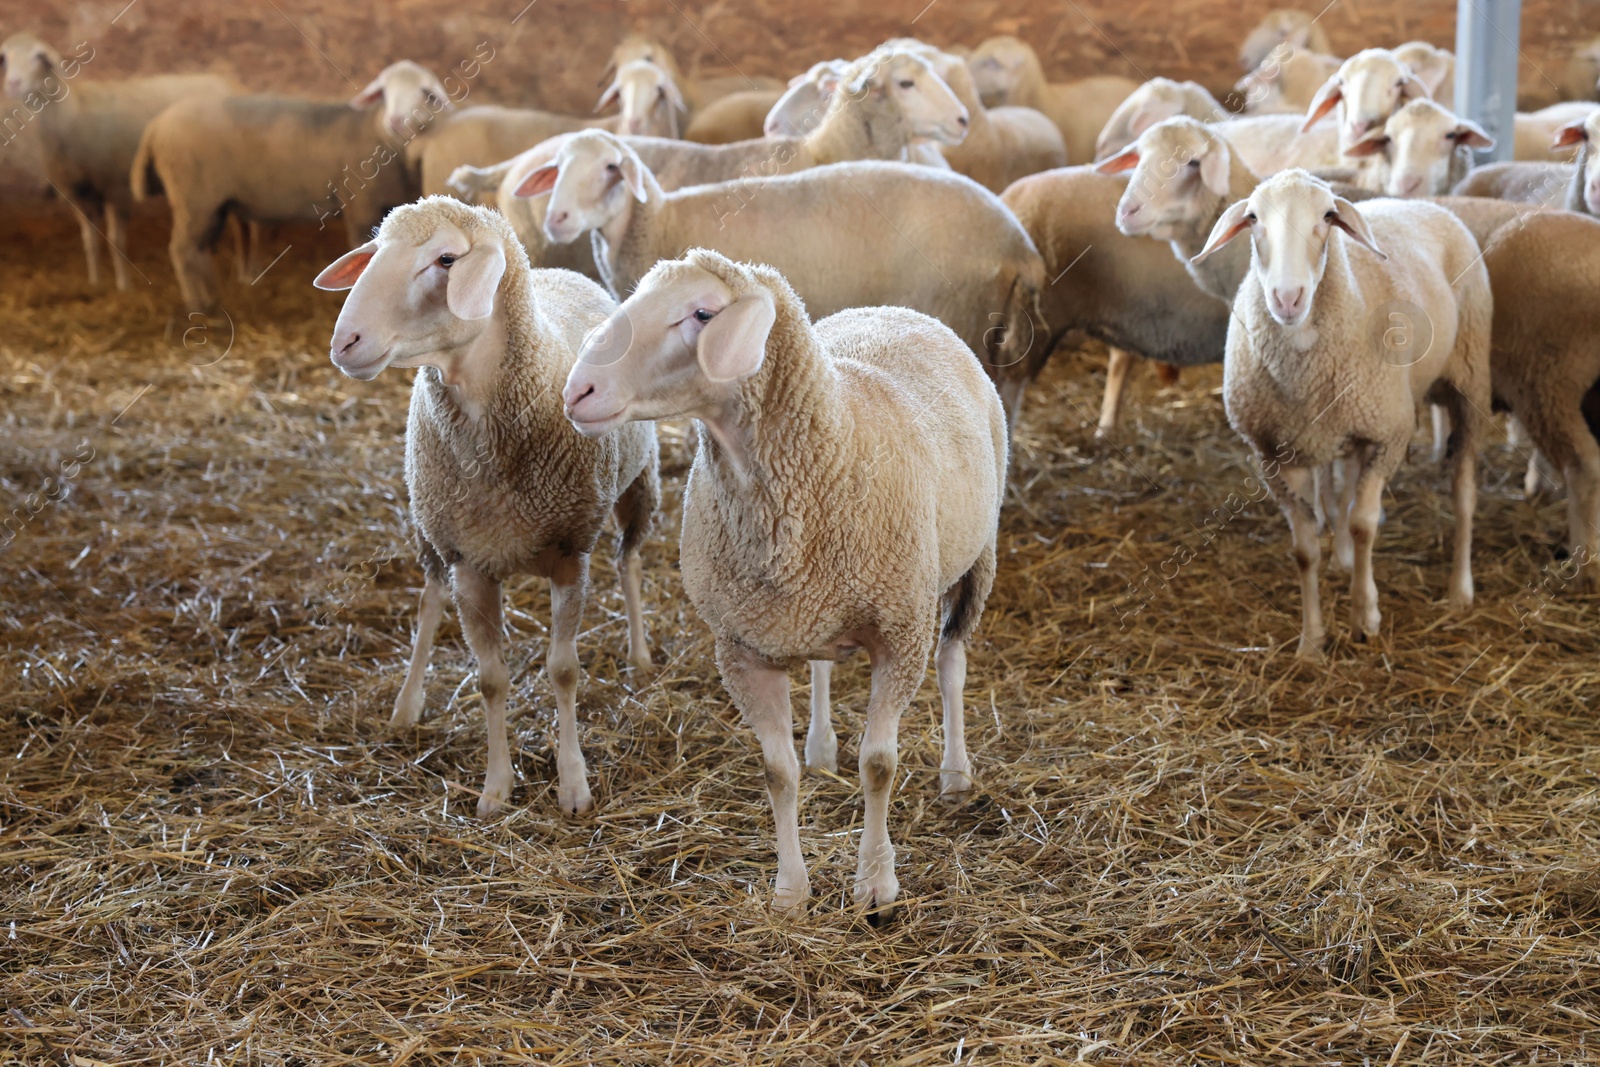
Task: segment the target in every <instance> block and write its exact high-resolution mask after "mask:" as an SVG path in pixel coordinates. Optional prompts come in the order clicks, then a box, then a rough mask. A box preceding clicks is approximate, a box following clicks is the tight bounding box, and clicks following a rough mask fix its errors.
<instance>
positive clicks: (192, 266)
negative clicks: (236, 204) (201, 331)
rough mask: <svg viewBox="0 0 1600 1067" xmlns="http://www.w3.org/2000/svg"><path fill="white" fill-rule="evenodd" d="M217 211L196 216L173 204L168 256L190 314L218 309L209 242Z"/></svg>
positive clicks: (215, 281) (214, 270) (175, 203)
mask: <svg viewBox="0 0 1600 1067" xmlns="http://www.w3.org/2000/svg"><path fill="white" fill-rule="evenodd" d="M218 210H220V208H217V209H213V210H211V211H208V212H204V213H202V214H200V215H198V216H197V215H195V214H194V213H192V212H190V211H189V210H188V209H187V207H185V206H184V205H182V204H181V203H180V202H178V201H177V200H175V199H174V200H173V201H172V236H171V238H170V239H169V240H168V241H167V254H168V256H170V257H171V259H172V272H173V273H174V274H176V275H177V276H178V288H179V290H180V291H181V292H182V293H183V302H184V305H185V307H187V308H188V310H189V311H191V312H200V313H202V314H210V313H211V312H213V311H215V310H216V307H217V280H216V267H215V265H214V264H213V263H212V262H211V242H212V239H213V238H214V236H215V227H216V226H218V225H220V224H221V223H220V219H219V218H218V217H217V211H218Z"/></svg>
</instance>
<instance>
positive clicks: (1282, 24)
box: [1239, 9, 1311, 71]
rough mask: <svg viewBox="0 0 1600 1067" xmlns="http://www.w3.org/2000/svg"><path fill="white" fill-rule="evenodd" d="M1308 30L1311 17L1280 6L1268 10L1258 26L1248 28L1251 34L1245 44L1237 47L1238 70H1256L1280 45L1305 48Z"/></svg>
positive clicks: (1309, 30) (1309, 29)
mask: <svg viewBox="0 0 1600 1067" xmlns="http://www.w3.org/2000/svg"><path fill="white" fill-rule="evenodd" d="M1310 32H1311V16H1310V15H1307V14H1306V13H1305V12H1303V11H1285V10H1282V9H1280V10H1278V11H1272V12H1269V13H1268V14H1267V17H1266V18H1264V19H1262V20H1261V23H1260V25H1258V26H1257V27H1256V28H1255V29H1253V30H1251V31H1250V36H1248V37H1246V38H1245V39H1244V45H1243V46H1242V47H1240V49H1239V67H1240V69H1241V70H1245V71H1252V70H1255V69H1256V68H1257V67H1259V66H1261V63H1262V61H1263V60H1265V59H1266V58H1267V56H1268V55H1269V54H1270V53H1271V52H1272V50H1273V49H1274V48H1276V47H1278V46H1279V45H1280V44H1284V43H1288V44H1289V45H1290V46H1291V47H1295V48H1304V47H1305V44H1306V38H1307V36H1308V35H1309V33H1310Z"/></svg>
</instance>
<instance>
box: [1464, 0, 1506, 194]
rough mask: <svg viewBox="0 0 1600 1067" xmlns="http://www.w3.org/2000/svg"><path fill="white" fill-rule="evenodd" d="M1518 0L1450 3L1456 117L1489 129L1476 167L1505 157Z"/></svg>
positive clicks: (1471, 0)
mask: <svg viewBox="0 0 1600 1067" xmlns="http://www.w3.org/2000/svg"><path fill="white" fill-rule="evenodd" d="M1521 23H1522V0H1456V99H1455V109H1456V114H1458V115H1461V116H1462V117H1464V118H1469V119H1471V120H1472V121H1474V122H1476V123H1478V124H1479V125H1480V126H1482V127H1483V128H1484V129H1486V130H1488V131H1489V136H1491V137H1493V138H1494V147H1493V148H1491V149H1489V150H1488V151H1486V152H1476V153H1474V155H1475V156H1476V160H1477V162H1478V163H1480V164H1482V163H1489V162H1494V161H1498V160H1504V159H1510V158H1511V141H1512V123H1513V121H1514V120H1515V116H1516V113H1517V58H1518V52H1517V44H1518V41H1519V36H1520V30H1521Z"/></svg>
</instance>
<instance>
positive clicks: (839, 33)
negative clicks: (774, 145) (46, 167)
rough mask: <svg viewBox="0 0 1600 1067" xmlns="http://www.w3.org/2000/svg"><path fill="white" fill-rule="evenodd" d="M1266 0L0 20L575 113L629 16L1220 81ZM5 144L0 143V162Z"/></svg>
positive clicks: (1584, 3) (1395, 28)
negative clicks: (1006, 42) (1002, 38)
mask: <svg viewBox="0 0 1600 1067" xmlns="http://www.w3.org/2000/svg"><path fill="white" fill-rule="evenodd" d="M1321 2H1322V0H1317V2H1316V3H1313V4H1304V5H1301V6H1305V7H1309V8H1315V7H1319V6H1320V5H1321ZM1278 6H1286V3H1285V0H1123V2H1113V0H1048V2H1033V0H933V2H932V3H929V2H928V0H874V2H871V3H864V2H856V0H587V2H586V0H534V2H533V3H531V4H530V3H527V0H379V2H370V3H356V2H351V0H134V2H133V3H132V4H131V5H130V4H129V3H128V0H0V34H4V35H9V34H11V33H13V32H16V31H18V30H30V31H33V32H35V33H38V34H40V35H41V36H43V37H45V38H46V39H48V40H51V41H53V42H55V43H57V46H58V47H64V46H65V45H66V44H68V43H73V42H77V41H88V42H90V43H91V44H92V45H93V46H94V49H95V58H94V60H93V61H92V63H91V64H89V65H88V67H86V75H87V76H91V77H107V78H110V77H121V76H125V75H129V74H135V73H152V72H157V71H174V70H194V69H210V68H223V69H230V70H232V71H233V72H234V73H235V74H236V75H237V76H238V77H239V78H240V80H242V81H243V82H244V83H245V84H247V85H249V86H252V87H257V88H261V89H269V90H275V91H285V92H298V93H305V94H316V95H341V94H345V93H350V92H353V89H352V85H355V84H361V83H364V82H365V81H366V80H367V79H368V78H370V77H371V76H372V75H373V74H374V73H376V72H377V71H378V70H379V69H380V68H381V67H382V66H383V65H384V64H385V63H387V62H389V61H391V60H394V59H398V58H402V57H409V58H412V59H415V60H418V61H420V62H422V63H425V64H427V65H429V66H431V67H434V68H435V69H436V70H438V71H439V72H440V73H441V74H443V73H444V72H445V70H446V69H447V68H450V67H451V66H453V65H454V64H457V63H460V62H462V61H464V60H466V59H467V58H469V57H470V56H471V55H472V53H473V50H474V48H475V47H476V46H477V45H478V44H479V43H480V42H485V41H487V42H489V44H490V45H491V46H492V47H493V48H494V49H495V58H494V60H493V61H492V62H491V63H490V64H489V65H488V66H487V67H485V68H484V70H483V72H482V74H481V76H480V77H479V78H478V79H477V81H476V86H475V89H474V91H473V95H474V96H475V98H477V99H481V100H485V101H491V100H492V101H503V102H507V103H526V104H536V105H540V106H544V107H549V108H554V109H558V110H564V111H582V110H587V109H588V108H589V107H590V106H591V105H592V104H593V102H594V99H595V96H596V87H595V82H596V78H597V77H598V75H599V72H600V67H601V63H602V60H603V57H604V55H605V54H606V52H607V51H608V50H609V48H610V46H611V44H612V43H614V42H615V41H616V40H617V39H618V38H619V37H620V36H621V35H622V34H624V33H626V32H627V31H628V30H630V29H638V30H642V31H644V32H647V33H649V34H651V35H653V36H655V37H657V38H659V39H661V40H662V41H664V42H665V43H666V44H667V45H669V46H670V47H671V48H672V49H673V50H674V51H675V52H676V54H677V55H678V57H679V61H680V62H681V63H682V64H683V66H684V68H685V69H686V70H698V71H702V72H705V73H718V74H722V73H734V72H735V71H737V72H742V73H745V74H751V75H756V74H766V75H777V76H784V77H786V76H788V75H790V74H793V73H795V72H797V71H799V70H802V69H804V68H805V67H806V66H808V65H809V64H810V63H812V62H814V61H815V60H818V59H827V58H831V57H834V56H837V55H849V54H855V53H860V52H864V51H866V50H867V49H869V48H870V47H872V46H873V45H875V44H877V43H878V42H880V41H882V40H884V39H885V38H887V37H891V36H899V35H906V34H914V35H917V36H921V37H924V38H927V39H928V40H930V41H933V42H935V43H938V44H949V43H967V44H972V43H976V42H977V41H978V40H980V39H982V38H983V37H985V36H987V35H989V34H991V33H999V32H1004V33H1016V34H1018V35H1020V36H1022V37H1024V38H1025V39H1026V40H1028V41H1030V42H1032V43H1034V45H1035V46H1036V47H1037V48H1038V49H1039V52H1040V54H1041V56H1042V57H1043V58H1044V61H1045V66H1046V68H1047V70H1048V71H1049V72H1050V74H1051V75H1052V76H1054V77H1058V78H1067V77H1071V76H1074V75H1081V74H1087V73H1091V72H1115V73H1121V74H1126V75H1129V76H1131V77H1145V76H1154V75H1157V74H1164V75H1167V76H1171V77H1180V78H1195V79H1197V80H1199V81H1202V82H1205V83H1206V84H1208V85H1210V86H1212V87H1213V88H1216V89H1225V88H1226V87H1227V86H1228V85H1230V84H1231V83H1232V81H1233V79H1234V78H1235V77H1236V76H1237V75H1236V72H1235V70H1234V62H1235V60H1234V57H1235V55H1236V53H1237V47H1238V42H1239V40H1240V39H1241V37H1242V36H1243V34H1244V32H1245V31H1246V29H1247V28H1248V27H1249V26H1251V25H1253V24H1254V22H1255V21H1256V20H1257V19H1259V18H1260V16H1261V15H1262V13H1264V12H1265V11H1267V10H1269V9H1271V8H1273V7H1278ZM1287 6H1293V5H1292V0H1291V3H1289V4H1288V5H1287ZM1523 12H1524V15H1523V51H1524V53H1525V55H1526V56H1527V58H1528V60H1529V62H1531V63H1533V64H1536V65H1539V66H1548V67H1550V68H1551V73H1552V76H1553V77H1554V76H1557V75H1556V70H1557V69H1559V68H1560V66H1561V65H1562V64H1563V63H1564V60H1565V56H1566V54H1567V52H1568V51H1569V50H1570V48H1571V45H1572V42H1573V41H1574V40H1576V39H1580V38H1582V37H1587V36H1593V35H1595V34H1600V0H1524V4H1523ZM1322 23H1323V24H1324V25H1325V26H1326V27H1327V30H1328V32H1329V35H1330V37H1331V38H1332V41H1333V45H1334V47H1335V49H1336V50H1338V51H1340V52H1342V53H1346V54H1348V53H1349V52H1352V51H1355V50H1357V49H1359V48H1362V47H1366V46H1368V45H1371V44H1397V43H1399V42H1400V41H1403V40H1407V39H1411V38H1419V37H1420V38H1425V39H1428V40H1431V41H1434V42H1436V43H1438V44H1442V45H1445V46H1447V47H1449V46H1452V44H1453V41H1454V36H1455V30H1454V25H1455V3H1454V0H1400V2H1396V0H1382V2H1379V0H1334V3H1333V4H1332V5H1331V6H1330V7H1329V9H1328V10H1327V12H1326V13H1325V14H1324V15H1323V17H1322ZM15 154H16V153H15V152H14V151H8V150H7V149H3V148H0V170H4V169H6V167H7V163H8V160H7V159H6V157H7V156H10V155H15Z"/></svg>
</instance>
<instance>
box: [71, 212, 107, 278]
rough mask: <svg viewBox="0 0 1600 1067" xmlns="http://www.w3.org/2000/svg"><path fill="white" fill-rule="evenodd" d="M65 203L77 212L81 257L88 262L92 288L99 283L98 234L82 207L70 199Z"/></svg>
mask: <svg viewBox="0 0 1600 1067" xmlns="http://www.w3.org/2000/svg"><path fill="white" fill-rule="evenodd" d="M67 203H69V204H71V205H72V207H73V209H74V210H76V211H77V213H78V235H79V236H80V237H82V238H83V258H84V259H86V260H87V261H88V263H89V285H90V287H91V288H93V287H95V286H98V285H99V284H100V235H99V234H98V233H96V232H95V229H94V223H92V222H90V221H89V215H88V213H87V212H85V211H84V210H83V208H82V207H79V206H78V204H77V203H75V202H73V201H71V200H68V201H67Z"/></svg>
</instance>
